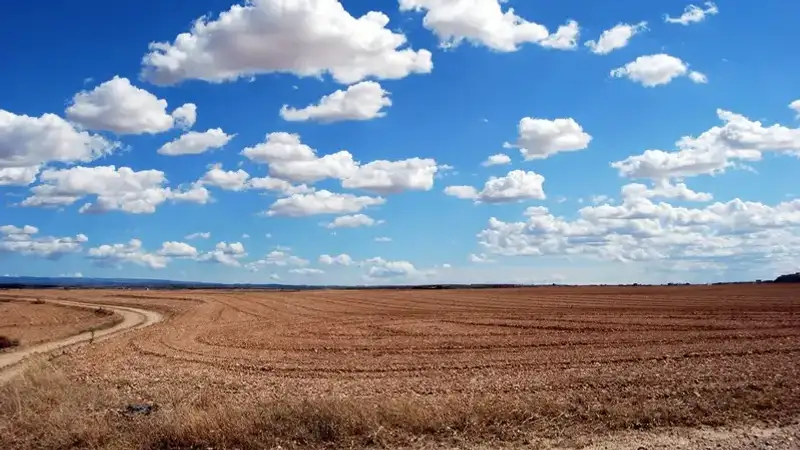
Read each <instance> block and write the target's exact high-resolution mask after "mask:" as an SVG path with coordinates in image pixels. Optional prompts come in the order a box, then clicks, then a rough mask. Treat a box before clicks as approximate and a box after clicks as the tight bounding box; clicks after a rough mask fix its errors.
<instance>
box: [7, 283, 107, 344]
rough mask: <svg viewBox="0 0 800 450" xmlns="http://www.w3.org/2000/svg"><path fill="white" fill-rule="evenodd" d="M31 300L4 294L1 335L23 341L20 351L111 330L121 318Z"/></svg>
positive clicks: (104, 312)
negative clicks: (68, 338) (89, 331)
mask: <svg viewBox="0 0 800 450" xmlns="http://www.w3.org/2000/svg"><path fill="white" fill-rule="evenodd" d="M30 300H32V299H29V300H22V299H20V298H15V297H13V296H11V297H8V296H5V295H0V336H6V337H8V338H10V339H19V347H18V348H24V347H28V346H31V345H34V344H38V343H40V342H47V341H52V340H56V339H60V338H64V337H67V336H72V335H75V334H78V333H81V332H84V331H88V330H92V329H100V328H104V327H108V326H111V325H113V324H114V323H115V322H116V321H117V320H118V319H119V318H118V317H115V316H114V315H113V314H111V313H108V312H107V311H102V312H95V311H91V310H87V309H83V308H71V307H67V306H61V305H53V304H48V303H33V302H32V301H30Z"/></svg>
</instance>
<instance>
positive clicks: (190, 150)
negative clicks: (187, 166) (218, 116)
mask: <svg viewBox="0 0 800 450" xmlns="http://www.w3.org/2000/svg"><path fill="white" fill-rule="evenodd" d="M233 137H234V135H232V134H226V133H225V132H224V131H222V128H211V129H208V130H206V131H203V132H198V131H190V132H188V133H186V134H183V135H181V136H180V137H179V138H178V139H175V140H174V141H170V142H167V143H166V144H164V145H162V146H161V148H159V149H158V153H159V154H160V155H167V156H178V155H199V154H200V153H205V152H207V151H209V150H213V149H218V148H222V147H224V146H225V145H226V144H227V143H228V142H230V140H231V139H233Z"/></svg>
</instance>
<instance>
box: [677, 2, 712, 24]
mask: <svg viewBox="0 0 800 450" xmlns="http://www.w3.org/2000/svg"><path fill="white" fill-rule="evenodd" d="M704 5H705V7H706V8H705V9H703V8H701V7H699V6H697V5H689V6H687V7H686V8H685V9H684V10H683V14H681V15H680V16H678V17H671V16H670V15H669V14H664V22H666V23H675V24H680V25H689V24H692V23H698V22H702V21H703V20H705V19H706V18H707V17H708V16H713V15H715V14H717V13H719V9H718V8H717V5H715V4H714V3H713V2H705V3H704Z"/></svg>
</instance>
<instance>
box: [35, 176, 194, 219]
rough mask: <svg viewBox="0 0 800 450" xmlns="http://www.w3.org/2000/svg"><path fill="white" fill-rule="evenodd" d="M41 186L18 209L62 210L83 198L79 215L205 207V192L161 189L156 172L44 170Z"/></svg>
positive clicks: (164, 179)
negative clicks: (165, 205) (171, 203)
mask: <svg viewBox="0 0 800 450" xmlns="http://www.w3.org/2000/svg"><path fill="white" fill-rule="evenodd" d="M39 180H40V181H41V184H39V185H36V186H34V187H32V188H31V192H32V193H33V195H31V196H30V197H28V198H26V199H25V200H23V201H22V203H21V204H22V206H66V205H71V204H73V203H75V202H77V201H78V200H80V199H82V198H84V197H87V196H94V197H96V198H95V200H94V201H93V202H89V203H85V204H84V205H83V206H82V207H81V208H80V212H82V213H99V212H107V211H124V212H127V213H132V214H152V213H153V212H155V210H156V208H157V207H158V206H159V205H161V204H162V203H164V202H166V201H167V200H172V201H176V202H189V203H200V204H204V203H207V202H208V200H209V193H208V191H207V190H206V189H205V188H204V187H202V186H196V185H195V186H191V187H190V188H189V189H187V190H176V189H172V188H170V187H164V183H166V181H167V180H166V177H165V176H164V172H161V171H160V170H142V171H138V172H137V171H134V170H133V169H131V168H129V167H120V168H116V167H115V166H96V167H81V166H79V167H72V168H69V169H48V170H45V171H43V172H42V174H41V175H40V176H39Z"/></svg>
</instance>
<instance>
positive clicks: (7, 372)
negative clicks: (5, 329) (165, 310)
mask: <svg viewBox="0 0 800 450" xmlns="http://www.w3.org/2000/svg"><path fill="white" fill-rule="evenodd" d="M48 303H52V304H56V305H64V306H72V307H80V308H86V309H96V308H105V309H108V310H111V311H113V312H114V313H116V314H119V315H120V316H122V322H120V323H118V324H116V325H114V326H113V327H111V328H106V329H103V330H98V331H96V332H94V333H91V332H84V333H81V334H76V335H73V336H70V337H68V338H64V339H59V340H55V341H50V342H45V343H42V344H39V345H35V346H33V347H29V348H26V349H22V350H19V351H15V352H7V353H2V354H0V384H2V383H5V382H7V381H8V380H10V379H12V378H14V377H15V376H17V375H19V374H21V373H22V372H23V371H24V370H25V362H26V361H27V360H28V358H29V357H31V356H33V355H41V354H47V353H51V352H53V351H55V350H58V349H62V348H65V347H69V346H73V345H78V344H80V343H83V342H86V341H89V340H92V341H103V340H106V339H109V338H111V337H113V336H115V335H117V334H119V333H122V332H124V331H127V330H134V329H140V328H144V327H147V326H150V325H153V324H155V323H157V322H160V321H161V320H163V318H164V317H163V315H161V313H158V312H155V311H148V310H145V309H139V308H132V307H128V306H118V305H101V304H94V303H83V302H77V301H68V300H51V301H49V302H48Z"/></svg>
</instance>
